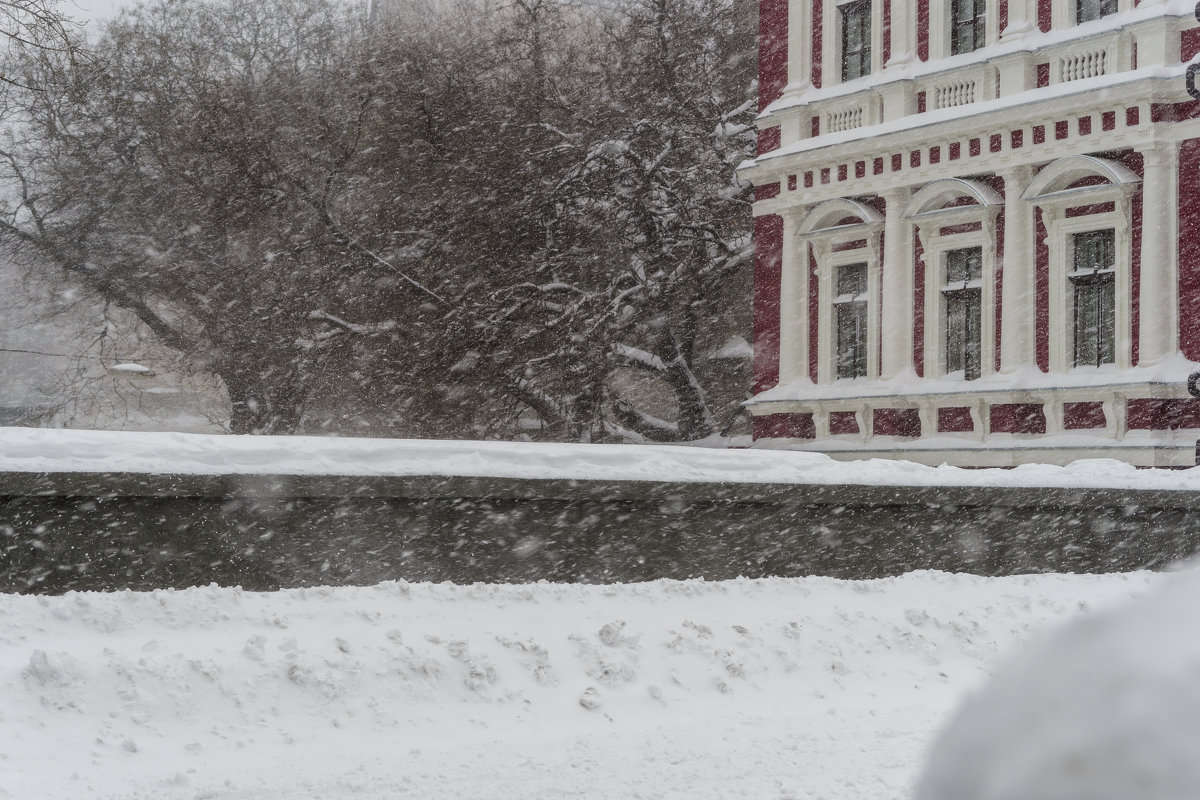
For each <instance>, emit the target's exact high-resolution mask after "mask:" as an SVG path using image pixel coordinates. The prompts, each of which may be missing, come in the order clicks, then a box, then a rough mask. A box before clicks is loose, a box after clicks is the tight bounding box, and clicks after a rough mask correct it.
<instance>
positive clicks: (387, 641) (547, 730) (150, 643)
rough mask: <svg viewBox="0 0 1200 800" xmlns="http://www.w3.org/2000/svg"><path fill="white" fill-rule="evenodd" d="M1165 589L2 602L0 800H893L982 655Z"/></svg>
mask: <svg viewBox="0 0 1200 800" xmlns="http://www.w3.org/2000/svg"><path fill="white" fill-rule="evenodd" d="M1158 580H1160V578H1159V576H1156V575H1150V574H1147V573H1138V574H1133V575H1103V576H1072V575H1039V576H1021V577H1012V578H979V577H973V576H969V575H948V574H945V573H936V572H921V573H913V574H909V575H905V576H903V577H900V578H891V579H887V580H879V581H838V580H832V579H828V578H803V579H772V580H758V581H749V580H738V581H728V582H707V583H706V582H700V581H688V582H671V581H661V582H656V583H647V584H632V585H624V586H621V585H617V586H578V585H552V584H535V585H513V586H494V585H476V586H452V585H448V584H439V585H433V584H407V583H386V584H381V585H379V586H374V587H361V588H343V589H300V590H291V591H282V592H273V593H263V594H257V593H251V592H244V591H241V590H238V589H221V588H215V587H209V588H201V589H189V590H186V591H156V592H149V593H134V592H117V593H111V594H95V593H71V594H67V595H65V596H62V597H21V596H11V595H0V698H3V702H2V703H0V800H32V799H33V798H36V800H59V799H61V800H68V799H69V800H89V799H92V800H100V798H104V799H105V800H116V799H117V798H120V799H121V800H133V799H136V800H143V799H144V800H151V798H152V799H153V800H199V799H200V798H204V800H308V799H309V798H312V799H313V800H317V799H319V800H343V798H344V799H345V800H349V798H353V799H354V800H384V799H385V798H386V800H395V798H398V797H412V798H420V799H421V800H474V799H475V798H478V800H484V798H487V800H493V799H494V798H510V797H511V798H515V797H520V798H524V799H525V800H563V798H566V797H586V798H588V800H629V798H634V797H641V798H644V799H645V800H649V799H650V798H654V800H675V799H676V798H678V800H683V799H684V798H687V799H688V800H693V799H694V798H701V799H702V800H720V799H721V798H730V800H733V799H734V798H737V799H738V800H741V799H742V798H747V797H752V798H761V800H817V799H818V798H820V799H821V800H861V799H862V798H871V800H901V798H906V797H908V796H909V794H910V791H911V785H912V782H913V780H914V778H915V768H916V766H917V765H919V764H921V763H922V754H923V752H924V750H925V748H926V746H927V743H928V741H929V739H930V737H931V735H932V733H933V732H934V731H936V730H937V728H938V727H939V725H940V724H941V722H942V720H943V719H944V717H945V715H946V714H947V713H949V712H950V711H951V710H952V709H953V706H954V703H955V702H956V700H957V698H958V696H959V694H960V692H961V691H962V690H963V688H965V687H969V686H974V685H978V683H979V682H980V681H981V679H982V678H983V676H985V675H986V674H987V672H988V671H990V670H991V668H992V665H993V664H994V663H995V660H996V658H997V657H998V656H999V654H1000V653H1002V652H1005V651H1007V650H1009V649H1010V648H1012V647H1014V646H1017V645H1020V644H1023V643H1024V642H1026V641H1028V639H1029V637H1030V636H1031V635H1032V633H1033V632H1034V631H1036V630H1038V629H1041V628H1043V627H1044V626H1046V625H1047V624H1053V623H1057V622H1060V621H1062V620H1064V619H1067V618H1070V617H1073V616H1076V615H1078V614H1079V613H1081V612H1082V611H1084V610H1085V609H1086V608H1089V607H1095V606H1097V605H1100V606H1106V605H1111V604H1112V603H1114V602H1119V601H1121V600H1125V599H1127V598H1129V597H1130V596H1131V595H1135V594H1137V593H1139V592H1142V591H1144V590H1145V588H1146V586H1147V585H1149V584H1152V583H1155V582H1157V581H1158Z"/></svg>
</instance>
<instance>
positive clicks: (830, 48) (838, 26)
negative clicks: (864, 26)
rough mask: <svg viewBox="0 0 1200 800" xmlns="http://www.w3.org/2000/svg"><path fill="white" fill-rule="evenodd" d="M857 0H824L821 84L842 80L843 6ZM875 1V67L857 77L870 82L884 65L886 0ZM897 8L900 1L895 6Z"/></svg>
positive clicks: (873, 59)
mask: <svg viewBox="0 0 1200 800" xmlns="http://www.w3.org/2000/svg"><path fill="white" fill-rule="evenodd" d="M855 1H856V0H821V14H822V17H821V18H822V19H823V20H824V28H823V30H822V34H821V40H822V41H821V62H822V64H824V65H825V66H824V68H823V69H822V70H821V76H822V78H821V85H822V87H826V86H840V85H841V84H842V83H843V81H842V13H841V7H842V6H844V5H849V4H850V3H853V2H855ZM870 2H871V71H870V73H869V74H868V75H866V76H864V77H863V78H857V79H855V80H859V81H864V82H869V81H870V80H871V79H872V76H874V75H875V74H876V73H877V72H879V71H880V70H881V69H883V31H882V29H883V22H882V20H883V0H870ZM893 8H894V10H895V9H896V8H898V5H897V6H895V7H893Z"/></svg>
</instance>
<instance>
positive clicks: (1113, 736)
mask: <svg viewBox="0 0 1200 800" xmlns="http://www.w3.org/2000/svg"><path fill="white" fill-rule="evenodd" d="M1197 634H1200V569H1195V568H1193V569H1192V570H1190V571H1188V572H1186V573H1183V574H1179V575H1174V576H1171V577H1170V579H1169V580H1167V581H1164V583H1163V585H1162V586H1161V588H1160V589H1159V590H1158V591H1156V592H1155V593H1153V594H1152V595H1150V596H1148V597H1145V598H1143V599H1141V600H1139V601H1137V602H1134V603H1132V604H1130V605H1127V606H1124V607H1121V608H1118V609H1115V610H1112V611H1109V612H1107V613H1102V614H1096V615H1092V616H1088V617H1084V618H1081V619H1079V620H1077V621H1074V622H1072V623H1070V624H1069V625H1067V626H1066V627H1065V628H1063V629H1062V630H1059V631H1055V632H1053V633H1052V634H1050V635H1049V636H1047V637H1045V638H1043V639H1042V640H1041V641H1040V642H1039V643H1038V644H1036V645H1035V646H1034V647H1032V648H1031V649H1030V650H1028V651H1027V652H1025V653H1024V654H1022V655H1021V656H1019V657H1017V658H1016V659H1015V660H1014V661H1012V662H1010V663H1009V664H1008V665H1007V666H1005V667H1003V668H1002V669H1001V670H1000V671H999V673H998V674H997V675H996V677H995V679H994V680H993V681H992V682H991V683H989V684H988V685H987V686H986V687H985V688H984V689H983V690H982V691H980V692H979V693H978V694H976V695H975V696H973V697H971V698H970V699H969V700H968V701H967V702H966V703H965V704H964V705H963V707H962V708H961V710H960V711H959V712H958V714H957V716H956V717H955V718H954V720H953V721H952V722H951V724H950V725H949V726H948V727H947V728H946V730H945V731H944V732H943V733H942V735H941V737H940V740H939V742H938V744H937V745H936V746H935V748H934V751H933V755H932V757H931V759H930V761H929V765H928V767H927V769H926V772H925V774H924V776H923V777H922V779H921V781H920V785H919V788H918V790H917V795H916V796H917V798H918V800H1131V799H1132V798H1137V800H1190V798H1196V797H1200V635H1197Z"/></svg>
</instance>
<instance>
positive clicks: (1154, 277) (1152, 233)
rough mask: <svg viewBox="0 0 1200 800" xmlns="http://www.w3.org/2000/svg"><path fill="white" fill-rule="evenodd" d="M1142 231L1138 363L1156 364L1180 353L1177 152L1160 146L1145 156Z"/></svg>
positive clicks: (1143, 156) (1174, 148) (1171, 148)
mask: <svg viewBox="0 0 1200 800" xmlns="http://www.w3.org/2000/svg"><path fill="white" fill-rule="evenodd" d="M1141 153H1142V158H1143V165H1144V169H1143V173H1142V218H1141V220H1140V221H1139V220H1133V224H1135V225H1137V224H1141V226H1142V252H1141V265H1142V266H1141V288H1140V291H1139V293H1138V302H1139V308H1140V314H1139V322H1138V353H1139V355H1138V363H1139V364H1140V365H1148V364H1155V363H1158V362H1159V361H1162V360H1163V359H1164V358H1167V357H1169V356H1172V355H1174V354H1175V352H1176V351H1177V350H1178V349H1179V270H1178V263H1177V258H1176V243H1177V241H1178V239H1177V236H1176V227H1175V225H1176V217H1175V214H1176V211H1177V209H1176V198H1177V196H1178V192H1177V190H1176V185H1175V184H1176V174H1177V168H1178V167H1177V161H1178V150H1177V149H1176V146H1175V144H1174V143H1169V142H1167V143H1159V144H1158V145H1157V146H1154V147H1151V148H1147V149H1146V150H1143V151H1141Z"/></svg>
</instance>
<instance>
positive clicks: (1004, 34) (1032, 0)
mask: <svg viewBox="0 0 1200 800" xmlns="http://www.w3.org/2000/svg"><path fill="white" fill-rule="evenodd" d="M1035 27H1037V0H1008V25H1007V26H1005V28H1004V30H1002V31H1000V41H1002V42H1007V41H1010V40H1014V39H1020V38H1021V37H1023V36H1024V35H1025V34H1027V33H1029V32H1030V31H1032V30H1033V29H1034V28H1035Z"/></svg>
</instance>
